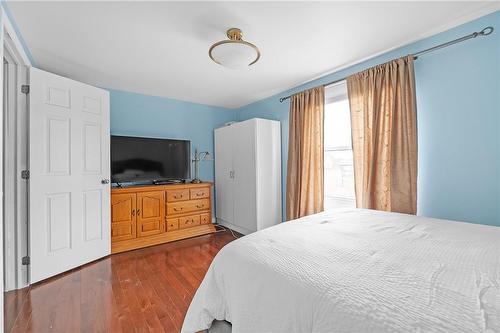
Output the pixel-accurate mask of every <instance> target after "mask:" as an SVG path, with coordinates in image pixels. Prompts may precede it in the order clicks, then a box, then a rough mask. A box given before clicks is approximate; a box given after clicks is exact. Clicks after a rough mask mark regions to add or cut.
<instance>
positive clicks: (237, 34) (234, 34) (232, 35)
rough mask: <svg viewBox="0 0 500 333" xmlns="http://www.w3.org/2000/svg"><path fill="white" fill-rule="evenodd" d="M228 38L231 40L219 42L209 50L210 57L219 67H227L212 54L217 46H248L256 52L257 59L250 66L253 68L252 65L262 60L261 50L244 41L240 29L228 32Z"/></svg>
mask: <svg viewBox="0 0 500 333" xmlns="http://www.w3.org/2000/svg"><path fill="white" fill-rule="evenodd" d="M226 36H227V38H229V39H228V40H222V41H220V42H217V43H215V44H213V45H212V46H211V47H210V49H209V50H208V56H209V57H210V59H212V60H213V61H214V62H215V63H217V64H219V65H222V66H225V65H224V64H223V63H220V62H219V61H217V60H216V59H215V57H214V56H213V54H212V52H213V50H214V49H215V48H216V47H217V46H221V45H225V44H240V45H246V46H249V47H251V48H252V49H253V50H254V51H255V53H256V57H255V59H254V60H253V61H252V62H250V63H249V64H248V66H251V65H253V64H255V63H256V62H257V61H258V60H259V59H260V50H259V48H258V47H257V46H255V45H254V44H252V43H250V42H247V41H245V40H243V33H242V32H241V30H240V29H238V28H231V29H228V30H227V31H226Z"/></svg>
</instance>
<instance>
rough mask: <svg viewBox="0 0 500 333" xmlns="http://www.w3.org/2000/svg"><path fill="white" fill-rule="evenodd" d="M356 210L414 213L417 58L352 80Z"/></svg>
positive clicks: (363, 73)
mask: <svg viewBox="0 0 500 333" xmlns="http://www.w3.org/2000/svg"><path fill="white" fill-rule="evenodd" d="M347 88H348V92H349V104H350V108H351V123H352V145H353V154H354V178H355V190H356V206H357V207H358V208H370V209H377V210H384V211H393V212H401V213H408V214H415V213H416V210H417V119H416V101H415V75H414V69H413V56H411V55H409V56H406V57H403V58H400V59H396V60H394V61H391V62H388V63H385V64H382V65H379V66H376V67H373V68H370V69H368V70H365V71H363V72H360V73H357V74H355V75H352V76H350V77H348V78H347Z"/></svg>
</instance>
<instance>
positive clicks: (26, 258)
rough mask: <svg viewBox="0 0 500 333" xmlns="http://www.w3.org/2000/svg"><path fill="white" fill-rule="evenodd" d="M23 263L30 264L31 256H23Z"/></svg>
mask: <svg viewBox="0 0 500 333" xmlns="http://www.w3.org/2000/svg"><path fill="white" fill-rule="evenodd" d="M21 263H22V264H23V265H24V266H26V265H29V264H30V257H29V256H26V257H23V258H22V259H21Z"/></svg>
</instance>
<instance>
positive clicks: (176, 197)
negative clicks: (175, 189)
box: [174, 194, 182, 199]
mask: <svg viewBox="0 0 500 333" xmlns="http://www.w3.org/2000/svg"><path fill="white" fill-rule="evenodd" d="M180 198H182V194H181V195H179V196H177V195H174V199H180Z"/></svg>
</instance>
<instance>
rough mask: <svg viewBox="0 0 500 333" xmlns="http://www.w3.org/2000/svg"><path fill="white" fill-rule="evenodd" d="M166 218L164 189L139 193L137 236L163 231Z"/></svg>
mask: <svg viewBox="0 0 500 333" xmlns="http://www.w3.org/2000/svg"><path fill="white" fill-rule="evenodd" d="M164 219H165V192H164V191H153V192H141V193H137V237H143V236H150V235H155V234H159V233H161V232H163V231H164V230H163V226H164V223H163V221H164Z"/></svg>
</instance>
